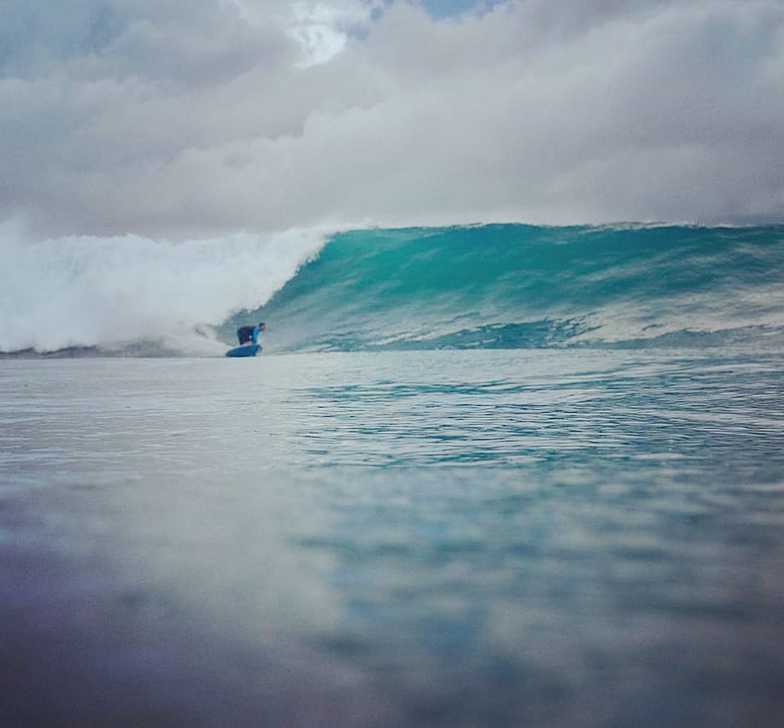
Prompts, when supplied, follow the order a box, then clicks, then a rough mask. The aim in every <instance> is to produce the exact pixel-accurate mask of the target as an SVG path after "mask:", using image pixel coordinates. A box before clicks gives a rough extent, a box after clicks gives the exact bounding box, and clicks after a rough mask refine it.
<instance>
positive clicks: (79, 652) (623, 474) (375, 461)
mask: <svg viewBox="0 0 784 728" xmlns="http://www.w3.org/2000/svg"><path fill="white" fill-rule="evenodd" d="M1 233H2V234H0V251H1V252H2V261H3V265H2V267H0V352H2V354H1V355H0V356H1V358H2V360H0V549H2V558H0V620H2V623H3V625H4V636H3V639H2V640H0V664H2V665H3V666H4V667H3V669H1V670H0V692H2V694H3V696H4V699H3V701H1V702H0V723H2V724H3V725H20V726H23V725H112V726H138V725H145V726H157V725H161V726H163V725H189V726H209V727H212V726H224V725H232V726H249V727H250V726H259V725H286V726H302V727H303V728H304V727H306V726H315V725H339V726H348V727H350V726H357V727H359V726H362V727H363V728H366V727H368V726H370V727H373V728H387V727H389V728H392V727H393V726H394V727H395V728H398V727H400V726H444V727H447V726H448V727H449V728H469V727H471V726H499V727H500V726H520V725H526V726H542V727H547V728H611V727H616V726H632V725H633V726H638V727H639V728H659V726H668V727H674V728H694V726H703V725H704V726H712V727H713V728H724V727H726V728H730V726H738V725H755V726H760V727H761V728H778V726H779V725H781V717H782V716H783V715H784V698H783V697H782V696H784V659H783V658H782V656H781V654H780V653H781V650H780V649H779V644H780V641H781V630H782V627H781V615H782V604H783V602H782V595H784V581H783V580H782V574H784V437H782V433H783V432H784V415H783V414H782V413H783V412H784V364H783V363H782V354H784V285H783V284H784V226H781V225H772V226H756V227H704V226H699V225H659V224H657V225H650V224H645V225H642V224H622V225H620V224H619V225H607V226H571V227H546V226H532V225H519V224H508V225H507V224H504V225H501V224H498V225H495V224H494V225H473V226H454V227H437V228H398V229H383V228H353V229H342V230H337V231H336V230H328V229H319V230H295V231H288V232H285V233H280V234H272V233H271V234H268V235H254V234H250V233H238V234H236V235H233V236H229V237H222V238H215V239H211V240H198V241H196V240H194V241H167V240H153V239H149V238H142V237H138V236H122V237H110V238H98V237H62V238H53V239H47V240H32V239H30V237H29V235H27V234H26V233H25V232H24V230H22V229H20V228H13V227H11V226H6V227H4V228H3V229H2V231H1ZM260 320H264V321H266V322H267V324H268V327H269V330H268V332H267V334H266V335H265V341H264V345H265V349H264V353H263V355H262V356H260V357H258V358H256V359H247V360H232V359H227V358H225V357H224V356H223V353H224V352H225V351H226V349H227V348H228V347H229V346H232V345H233V344H234V342H235V341H236V339H235V338H234V336H235V330H236V328H237V327H238V326H239V325H242V324H246V323H255V322H257V321H260Z"/></svg>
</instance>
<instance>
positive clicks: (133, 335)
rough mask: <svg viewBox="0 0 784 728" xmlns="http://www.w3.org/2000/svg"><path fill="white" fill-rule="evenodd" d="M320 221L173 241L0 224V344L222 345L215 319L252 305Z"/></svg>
mask: <svg viewBox="0 0 784 728" xmlns="http://www.w3.org/2000/svg"><path fill="white" fill-rule="evenodd" d="M325 238H326V236H325V234H324V232H323V231H320V230H293V231H289V232H286V233H283V234H277V235H271V236H268V237H260V236H254V235H249V234H237V235H232V236H228V237H223V238H216V239H212V240H199V241H189V242H172V241H167V240H153V239H149V238H143V237H138V236H132V235H127V236H122V237H107V238H98V237H65V238H56V239H47V240H43V241H38V242H29V241H26V240H25V239H24V235H23V234H21V232H20V231H19V230H18V229H16V228H14V227H13V226H11V225H6V226H4V227H2V228H0V257H1V259H2V260H3V262H4V265H3V266H2V267H0V352H6V353H8V352H16V353H17V354H22V355H24V354H31V355H32V354H36V353H39V354H41V353H58V355H65V356H82V355H95V354H102V355H113V354H114V355H117V354H119V355H135V356H155V355H172V354H177V353H180V354H181V353H188V354H198V355H216V354H222V353H223V351H225V346H224V344H223V343H222V342H221V341H219V340H218V339H217V338H216V336H215V330H214V325H215V324H219V323H220V322H221V321H224V320H225V319H226V318H227V317H229V316H231V315H232V314H233V313H235V312H237V311H241V310H246V309H251V308H256V307H258V306H259V305H261V304H263V303H264V302H265V301H267V299H268V298H269V297H270V296H271V295H272V294H273V293H274V292H275V291H276V290H277V289H278V288H280V287H281V286H282V285H283V284H284V283H285V282H286V281H287V280H289V279H290V278H291V277H292V276H293V275H294V273H295V272H296V270H297V268H298V267H299V266H300V265H301V264H302V263H303V262H304V261H307V260H308V259H309V258H310V257H312V256H313V255H315V254H316V253H317V251H318V250H319V248H320V247H321V246H322V245H323V244H324V241H325Z"/></svg>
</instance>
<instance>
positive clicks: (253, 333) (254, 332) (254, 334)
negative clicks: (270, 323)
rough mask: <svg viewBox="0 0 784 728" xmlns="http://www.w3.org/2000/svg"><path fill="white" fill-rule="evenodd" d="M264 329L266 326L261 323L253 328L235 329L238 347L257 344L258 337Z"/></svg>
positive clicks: (241, 327) (242, 327)
mask: <svg viewBox="0 0 784 728" xmlns="http://www.w3.org/2000/svg"><path fill="white" fill-rule="evenodd" d="M266 328H267V324H265V323H264V322H263V321H262V322H260V323H258V324H256V325H255V326H240V327H239V328H238V329H237V338H238V339H239V340H240V346H243V345H244V344H258V339H259V336H261V333H262V331H264V330H265V329H266Z"/></svg>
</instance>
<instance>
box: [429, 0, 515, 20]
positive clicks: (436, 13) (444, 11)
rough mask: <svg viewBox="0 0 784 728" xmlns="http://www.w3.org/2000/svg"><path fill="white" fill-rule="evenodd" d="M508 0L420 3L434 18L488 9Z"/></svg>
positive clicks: (442, 0) (448, 0) (434, 0)
mask: <svg viewBox="0 0 784 728" xmlns="http://www.w3.org/2000/svg"><path fill="white" fill-rule="evenodd" d="M504 2H508V0H422V4H423V5H424V6H425V8H426V9H427V12H428V13H430V15H431V16H433V17H434V18H449V17H453V16H455V15H461V14H463V13H466V12H476V11H478V12H481V11H483V10H489V9H491V8H492V7H494V6H495V5H500V4H502V3H504Z"/></svg>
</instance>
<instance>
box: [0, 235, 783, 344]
mask: <svg viewBox="0 0 784 728" xmlns="http://www.w3.org/2000/svg"><path fill="white" fill-rule="evenodd" d="M0 253H2V259H3V261H4V263H5V265H3V266H2V268H0V353H2V352H6V353H8V352H15V355H22V356H23V355H33V356H34V355H40V354H48V355H54V356H94V355H123V356H170V355H177V354H183V353H184V354H190V355H194V354H195V355H207V356H214V355H222V354H223V352H224V351H225V349H226V344H227V343H229V342H231V341H232V340H233V336H234V329H235V327H236V326H238V325H240V324H245V323H248V322H255V321H258V320H262V319H263V320H266V321H267V322H268V323H269V324H270V332H269V335H268V337H267V340H266V341H265V347H266V349H267V351H275V350H277V351H359V350H365V351H377V350H390V349H391V350H395V349H398V350H407V349H493V348H495V349H497V348H506V349H514V348H532V347H534V348H539V347H567V346H568V347H580V346H594V347H595V346H603V347H620V348H638V347H651V346H671V347H681V346H699V347H711V346H724V345H734V344H737V345H743V346H748V345H753V346H776V347H778V348H784V285H782V283H784V226H781V225H777V226H775V225H774V226H765V227H745V228H744V227H739V228H730V227H719V228H715V227H714V228H708V227H699V226H676V225H637V224H625V225H613V226H602V227H589V226H573V227H539V226H531V225H519V224H504V225H475V226H460V227H444V228H406V229H392V230H390V229H371V230H354V231H349V232H341V233H337V234H332V235H331V236H327V234H326V233H325V231H323V230H294V231H289V232H286V233H282V234H277V235H270V236H267V237H260V236H254V235H250V234H238V235H233V236H227V237H223V238H215V239H212V240H202V241H191V242H179V243H177V242H170V241H165V240H162V241H161V240H152V239H149V238H142V237H138V236H122V237H109V238H96V237H66V238H58V239H49V240H44V241H40V242H35V243H30V242H27V241H25V240H24V239H23V236H22V235H20V234H19V233H18V232H17V231H14V230H12V229H10V228H9V226H5V227H2V228H0Z"/></svg>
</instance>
